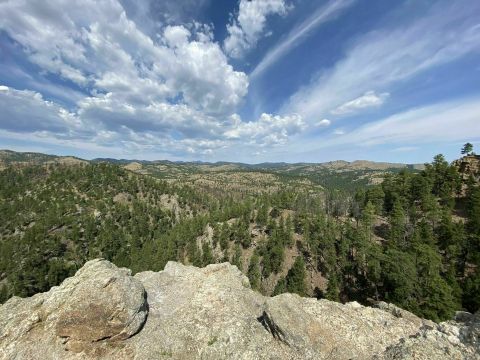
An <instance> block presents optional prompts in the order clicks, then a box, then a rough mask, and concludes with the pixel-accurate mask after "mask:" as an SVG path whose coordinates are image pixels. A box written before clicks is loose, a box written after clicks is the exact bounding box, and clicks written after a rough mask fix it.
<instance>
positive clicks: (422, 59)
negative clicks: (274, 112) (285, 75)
mask: <svg viewBox="0 0 480 360" xmlns="http://www.w3.org/2000/svg"><path fill="white" fill-rule="evenodd" d="M479 12H480V3H479V2H471V1H468V0H458V1H455V2H449V1H440V2H438V3H436V4H435V5H433V6H432V7H431V8H430V9H429V11H428V12H427V13H426V14H425V15H424V16H422V17H414V18H411V17H409V18H408V19H402V21H401V22H400V23H401V24H400V25H398V23H396V24H394V25H387V26H386V27H384V28H383V29H378V30H376V31H374V32H371V33H368V34H366V35H365V36H363V37H361V38H359V39H358V40H357V41H356V42H354V43H352V45H351V46H350V48H349V49H346V56H345V57H344V58H343V59H341V60H339V61H338V62H337V63H336V64H335V65H334V66H333V67H332V68H330V69H327V70H325V71H323V72H322V73H321V74H318V75H317V76H315V77H313V78H312V81H311V83H310V84H308V85H307V86H304V87H302V88H301V89H300V90H299V91H298V92H297V93H295V94H294V95H293V96H292V97H291V98H290V100H289V101H287V102H286V104H285V105H284V107H283V110H284V111H286V112H295V113H299V114H301V115H302V116H303V117H304V118H305V119H306V120H307V121H314V119H318V118H319V117H323V116H325V114H326V113H328V112H330V111H331V110H333V109H337V108H338V107H340V106H342V104H345V103H346V102H348V101H350V100H351V99H356V98H358V97H359V96H362V94H365V92H366V91H369V90H371V89H372V88H375V89H380V90H382V89H385V88H387V87H390V86H392V85H393V84H395V83H397V82H399V81H404V80H407V79H410V78H412V77H413V76H415V75H417V74H419V73H421V72H423V71H426V70H429V69H432V68H433V67H436V66H439V65H442V64H446V63H449V62H451V61H454V60H456V59H458V58H460V57H462V56H464V55H466V54H468V53H471V52H473V51H478V50H479V49H480V27H479V26H478V17H477V16H476V14H478V13H479Z"/></svg>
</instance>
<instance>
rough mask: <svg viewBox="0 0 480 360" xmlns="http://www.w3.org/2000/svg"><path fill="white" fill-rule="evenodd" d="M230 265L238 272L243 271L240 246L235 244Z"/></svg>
mask: <svg viewBox="0 0 480 360" xmlns="http://www.w3.org/2000/svg"><path fill="white" fill-rule="evenodd" d="M232 265H235V266H236V267H237V268H238V269H239V270H240V271H243V261H242V249H241V247H240V244H235V253H234V254H233V257H232Z"/></svg>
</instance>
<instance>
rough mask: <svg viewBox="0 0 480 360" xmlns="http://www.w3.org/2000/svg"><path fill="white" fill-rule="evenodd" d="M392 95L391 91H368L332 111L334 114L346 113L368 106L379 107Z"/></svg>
mask: <svg viewBox="0 0 480 360" xmlns="http://www.w3.org/2000/svg"><path fill="white" fill-rule="evenodd" d="M389 96H390V94H389V93H381V94H378V95H377V94H376V93H375V92H374V91H367V92H366V93H365V94H363V95H362V96H359V97H358V98H356V99H353V100H350V101H347V102H346V103H344V104H342V105H340V106H339V107H338V108H336V109H334V110H332V111H331V113H332V114H334V115H345V114H351V113H355V112H358V111H361V110H364V109H366V108H371V107H379V106H381V105H383V103H384V102H385V100H386V99H387V98H388V97H389Z"/></svg>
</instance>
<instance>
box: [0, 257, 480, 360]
mask: <svg viewBox="0 0 480 360" xmlns="http://www.w3.org/2000/svg"><path fill="white" fill-rule="evenodd" d="M479 336H480V315H479V314H476V315H472V314H468V313H459V314H457V317H456V319H455V320H452V321H449V322H445V323H441V324H435V323H433V322H431V321H427V320H423V319H420V318H418V317H416V316H415V315H413V314H411V313H409V312H407V311H405V310H402V309H399V308H397V307H395V306H393V305H391V304H385V303H379V304H378V306H377V307H364V306H362V305H360V304H358V303H355V302H353V303H348V304H345V305H342V304H340V303H335V302H331V301H327V300H316V299H310V298H301V297H299V296H297V295H292V294H283V295H279V296H276V297H273V298H267V297H264V296H262V295H260V294H259V293H257V292H255V291H253V290H251V289H250V285H249V282H248V279H247V278H246V277H245V276H244V275H243V274H242V273H241V272H240V271H239V270H238V269H237V268H236V267H235V266H232V265H230V264H228V263H224V264H215V265H209V266H207V267H205V268H203V269H198V268H195V267H191V266H184V265H181V264H179V263H175V262H169V263H168V264H167V266H166V267H165V270H164V271H160V272H157V273H155V272H142V273H138V274H136V275H135V276H132V275H131V274H130V272H129V271H128V270H126V269H119V268H117V267H116V266H114V265H113V264H111V263H109V262H108V261H106V260H93V261H89V262H87V263H86V264H85V266H84V267H83V268H82V269H80V270H79V271H78V272H77V274H76V275H75V276H74V277H72V278H69V279H66V280H65V281H64V282H63V283H62V284H61V285H60V286H57V287H53V288H52V289H51V290H50V291H48V292H46V293H42V294H37V295H35V296H33V297H31V298H26V299H20V298H17V297H14V298H12V299H10V300H9V301H7V302H6V303H5V304H4V305H2V306H1V307H0V359H42V360H43V359H95V358H102V359H449V358H452V359H478V358H480V344H479V341H480V340H479Z"/></svg>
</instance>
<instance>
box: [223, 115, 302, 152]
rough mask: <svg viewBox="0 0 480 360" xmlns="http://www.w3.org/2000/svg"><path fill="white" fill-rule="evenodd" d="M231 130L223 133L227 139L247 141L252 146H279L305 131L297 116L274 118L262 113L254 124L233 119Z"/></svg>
mask: <svg viewBox="0 0 480 360" xmlns="http://www.w3.org/2000/svg"><path fill="white" fill-rule="evenodd" d="M233 125H234V126H233V128H232V129H231V130H228V131H226V132H225V136H226V137H227V139H243V140H244V141H245V140H249V142H250V143H252V144H255V143H256V144H261V145H263V146H265V145H280V144H285V143H286V142H287V140H288V138H289V137H290V136H292V135H296V134H298V133H300V132H301V131H303V130H304V129H305V123H304V122H303V120H302V118H301V117H300V116H299V115H296V114H294V115H289V116H278V115H276V116H274V115H271V114H265V113H263V114H262V115H261V116H260V119H259V120H258V121H255V122H240V121H239V117H238V116H237V117H235V118H234V119H233Z"/></svg>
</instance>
